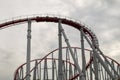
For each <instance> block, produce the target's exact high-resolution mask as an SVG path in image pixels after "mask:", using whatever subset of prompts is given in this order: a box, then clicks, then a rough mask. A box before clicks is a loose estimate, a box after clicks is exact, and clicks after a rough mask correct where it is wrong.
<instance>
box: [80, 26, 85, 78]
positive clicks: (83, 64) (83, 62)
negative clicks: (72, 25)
mask: <svg viewBox="0 0 120 80" xmlns="http://www.w3.org/2000/svg"><path fill="white" fill-rule="evenodd" d="M80 32H81V53H82V72H83V74H84V77H85V80H86V59H85V51H84V50H85V48H84V36H83V27H82V28H81V30H80Z"/></svg>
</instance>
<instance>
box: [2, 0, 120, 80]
mask: <svg viewBox="0 0 120 80" xmlns="http://www.w3.org/2000/svg"><path fill="white" fill-rule="evenodd" d="M32 14H57V15H63V16H68V17H71V18H73V19H77V20H80V21H81V22H84V23H85V24H86V25H88V26H89V27H90V28H91V29H92V30H93V31H94V33H95V34H96V35H97V37H98V40H99V43H100V48H101V50H102V51H103V52H104V54H106V55H108V56H110V57H112V58H113V59H115V60H117V61H118V62H120V58H119V57H120V37H119V36H120V30H119V29H120V0H0V22H1V21H2V20H5V19H9V18H12V17H16V16H22V15H32ZM32 26H34V27H32V36H33V37H32V38H33V40H32V49H33V50H32V53H33V54H32V59H33V58H38V57H41V56H43V55H44V53H45V52H46V53H47V52H49V51H51V50H52V49H54V48H56V47H57V41H56V40H57V29H56V28H55V27H49V26H57V25H56V24H52V23H51V24H48V23H39V24H38V23H33V24H32ZM26 30H27V24H21V25H16V26H13V27H9V28H6V29H3V30H1V31H0V37H1V40H0V80H12V79H13V74H14V71H15V70H16V68H17V67H18V66H19V65H20V64H22V63H23V62H25V59H26V57H25V55H26ZM66 31H67V32H68V33H69V32H71V31H73V32H74V34H75V35H73V34H68V36H72V37H71V41H72V42H73V43H72V44H73V46H76V45H77V41H75V40H76V39H77V38H78V36H79V35H76V34H78V33H79V32H77V31H76V30H73V29H69V28H67V29H66ZM45 33H46V34H45ZM51 34H52V36H51ZM43 36H44V38H43ZM77 46H78V45H77ZM40 53H41V54H40Z"/></svg>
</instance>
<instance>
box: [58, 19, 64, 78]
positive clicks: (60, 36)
mask: <svg viewBox="0 0 120 80" xmlns="http://www.w3.org/2000/svg"><path fill="white" fill-rule="evenodd" d="M60 24H61V20H59V23H58V38H59V40H58V43H59V55H58V80H63V72H62V71H63V70H62V66H63V64H62V63H63V62H62V33H61V30H60V27H61V25H60Z"/></svg>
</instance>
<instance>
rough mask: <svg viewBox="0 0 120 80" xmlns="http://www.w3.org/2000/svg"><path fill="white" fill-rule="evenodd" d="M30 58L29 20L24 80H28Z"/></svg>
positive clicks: (29, 23)
mask: <svg viewBox="0 0 120 80" xmlns="http://www.w3.org/2000/svg"><path fill="white" fill-rule="evenodd" d="M30 58H31V20H30V19H29V20H28V30H27V57H26V63H27V65H26V74H27V76H26V80H30Z"/></svg>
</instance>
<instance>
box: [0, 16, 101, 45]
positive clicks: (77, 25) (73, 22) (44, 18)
mask: <svg viewBox="0 0 120 80" xmlns="http://www.w3.org/2000/svg"><path fill="white" fill-rule="evenodd" d="M28 20H31V21H35V22H55V23H58V22H59V20H61V21H62V23H63V24H66V25H69V26H72V27H74V28H76V29H78V30H80V29H81V28H82V27H83V31H84V33H85V34H86V35H87V36H89V38H90V39H91V40H94V41H95V45H96V46H98V45H99V44H98V39H97V37H96V35H95V34H94V33H93V32H92V31H91V30H90V29H88V28H87V27H85V25H83V24H81V23H80V21H76V20H73V19H70V18H66V17H60V16H58V17H57V16H54V15H44V16H39V15H35V16H30V17H24V16H23V18H21V17H20V18H19V17H16V18H13V19H11V20H7V21H6V22H3V23H0V29H3V28H7V27H9V26H13V25H16V24H21V23H25V22H28Z"/></svg>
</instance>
